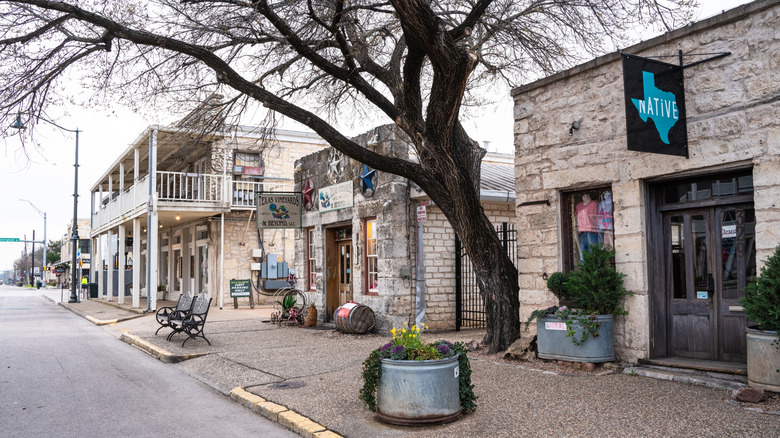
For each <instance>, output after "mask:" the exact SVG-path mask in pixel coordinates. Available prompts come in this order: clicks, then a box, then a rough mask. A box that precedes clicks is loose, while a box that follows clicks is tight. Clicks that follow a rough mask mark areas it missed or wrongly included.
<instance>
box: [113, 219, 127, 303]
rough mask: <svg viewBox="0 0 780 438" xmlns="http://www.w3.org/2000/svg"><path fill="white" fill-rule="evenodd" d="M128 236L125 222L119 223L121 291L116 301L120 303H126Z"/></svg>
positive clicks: (118, 265)
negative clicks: (126, 246) (126, 244)
mask: <svg viewBox="0 0 780 438" xmlns="http://www.w3.org/2000/svg"><path fill="white" fill-rule="evenodd" d="M126 238H127V230H126V228H125V224H124V222H123V223H121V224H119V245H117V247H118V248H117V269H118V273H119V285H118V288H119V291H118V292H117V293H118V295H117V300H116V302H117V303H119V304H124V303H125V239H126Z"/></svg>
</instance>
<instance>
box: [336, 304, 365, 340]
mask: <svg viewBox="0 0 780 438" xmlns="http://www.w3.org/2000/svg"><path fill="white" fill-rule="evenodd" d="M333 320H334V321H335V322H336V329H338V330H339V331H340V332H343V333H356V334H364V333H368V332H369V331H370V330H371V329H372V328H374V322H375V319H374V311H373V310H371V308H369V307H368V306H364V305H362V304H358V303H347V304H344V305H343V306H341V307H339V308H338V309H336V312H335V313H334V314H333Z"/></svg>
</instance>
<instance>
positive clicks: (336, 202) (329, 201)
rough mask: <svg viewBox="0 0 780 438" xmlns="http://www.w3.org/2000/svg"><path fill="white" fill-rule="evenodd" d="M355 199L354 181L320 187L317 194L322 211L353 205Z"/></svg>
mask: <svg viewBox="0 0 780 438" xmlns="http://www.w3.org/2000/svg"><path fill="white" fill-rule="evenodd" d="M354 200H355V195H354V194H353V189H352V181H351V180H350V181H347V182H343V183H341V184H336V185H332V186H328V187H323V188H321V189H320V192H319V194H318V195H317V205H318V206H319V209H320V213H324V212H326V211H332V210H339V209H342V208H349V207H352V205H353V202H354Z"/></svg>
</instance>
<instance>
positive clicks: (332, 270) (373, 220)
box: [295, 125, 514, 331]
mask: <svg viewBox="0 0 780 438" xmlns="http://www.w3.org/2000/svg"><path fill="white" fill-rule="evenodd" d="M355 140H356V141H357V142H358V143H359V144H362V145H367V146H366V147H368V148H370V149H373V150H375V151H377V152H379V153H381V154H386V155H392V156H394V157H399V158H403V159H409V160H414V159H415V158H414V156H413V155H412V156H410V144H409V142H408V141H407V140H406V139H405V136H404V135H403V134H401V133H400V131H398V130H397V129H396V128H395V127H393V126H392V125H388V126H382V127H379V128H377V129H376V130H373V131H371V132H368V133H366V134H363V135H361V136H358V137H357V138H356V139H355ZM296 167H300V170H299V171H298V172H297V173H296V175H295V184H296V190H297V191H300V192H302V193H303V195H304V208H305V209H304V214H303V228H302V229H301V230H300V232H299V233H298V234H296V240H295V241H296V246H295V248H296V249H295V254H296V261H295V270H296V272H297V273H300V274H299V285H298V286H299V287H300V288H302V289H303V290H305V291H306V293H307V295H308V298H309V300H308V301H309V302H313V303H315V305H316V306H317V308H318V310H319V312H318V316H319V318H320V320H321V321H323V322H330V321H333V320H334V319H335V317H334V312H335V311H336V309H337V308H338V307H339V306H341V305H343V304H345V303H346V302H347V301H355V302H357V303H360V304H363V305H366V306H368V307H370V308H371V309H372V310H373V311H374V314H375V317H376V328H377V329H378V330H381V331H387V330H389V329H390V328H392V327H394V326H395V327H399V326H403V324H404V323H408V324H415V323H420V322H424V323H425V324H426V325H428V326H429V327H430V328H432V329H453V328H455V326H456V294H455V289H456V279H455V274H456V268H455V265H456V257H455V240H456V239H455V233H454V232H453V230H452V227H451V226H450V225H449V223H448V222H447V220H446V218H445V217H444V215H443V214H442V213H441V211H440V210H439V209H438V208H437V207H436V206H435V205H432V203H431V202H430V200H429V198H428V197H427V196H426V195H425V193H424V192H422V191H421V190H420V189H419V188H418V187H417V186H416V185H415V184H414V183H411V182H409V181H408V180H406V179H405V178H402V177H399V176H396V175H391V174H387V173H384V172H380V171H377V170H375V169H371V168H369V167H367V166H365V165H364V164H362V163H358V162H356V161H354V160H351V159H349V158H347V157H345V156H343V155H342V154H340V153H339V152H338V151H336V150H335V149H327V150H323V151H319V152H316V153H314V154H312V155H309V156H306V157H303V158H302V159H301V160H300V161H299V166H298V165H296ZM482 175H483V178H482V187H483V190H482V195H483V196H482V197H483V205H484V207H485V212H486V213H487V214H488V217H489V218H490V219H491V220H493V221H494V222H497V223H500V222H506V223H511V222H514V217H513V216H514V190H513V183H514V175H513V166H512V159H511V156H508V155H499V154H494V153H490V154H487V156H486V157H485V159H484V160H483V166H482ZM479 307H480V309H479V310H480V311H483V306H482V305H481V302H480V305H479Z"/></svg>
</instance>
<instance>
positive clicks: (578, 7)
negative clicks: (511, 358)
mask: <svg viewBox="0 0 780 438" xmlns="http://www.w3.org/2000/svg"><path fill="white" fill-rule="evenodd" d="M691 3H692V1H690V0H389V1H385V0H346V1H345V0H275V1H269V0H254V1H251V0H149V1H141V0H136V1H130V0H128V1H122V2H113V1H100V0H79V1H70V2H67V3H66V2H57V1H48V0H19V1H13V0H9V1H0V60H2V65H0V79H2V82H1V83H2V85H1V87H2V89H1V90H0V109H2V112H3V114H0V122H2V123H3V124H4V126H8V124H9V123H8V122H10V121H11V120H10V118H11V117H15V116H16V114H17V113H21V114H37V115H41V114H45V110H46V108H47V107H48V106H50V105H56V104H60V103H62V102H63V101H65V100H66V99H69V98H72V97H73V96H71V95H69V94H68V92H67V90H66V89H65V87H64V86H63V84H64V81H65V79H73V78H78V79H80V80H81V82H82V84H84V86H85V87H87V88H90V89H93V90H95V94H94V95H92V96H91V97H90V101H89V102H88V103H91V102H99V101H101V100H106V99H111V100H113V101H117V100H118V101H121V102H124V103H130V104H135V105H137V106H142V105H155V106H159V105H161V104H162V103H167V104H169V105H171V106H172V107H175V108H181V107H182V105H183V104H189V106H190V107H192V106H193V105H194V104H193V103H194V102H199V101H202V100H203V99H205V98H206V97H208V96H211V95H212V94H214V93H218V94H220V95H222V96H224V99H223V101H222V103H220V105H221V108H220V111H221V113H222V114H223V115H224V117H223V118H221V120H224V119H225V118H227V117H231V116H232V117H235V116H236V115H237V114H240V112H241V111H242V110H245V109H246V108H247V106H248V105H249V104H251V103H252V102H259V103H260V104H262V105H263V106H264V107H266V108H267V109H269V110H271V111H273V112H275V113H278V114H281V115H283V116H285V117H288V118H291V119H293V120H296V121H298V122H300V123H302V124H304V125H306V126H308V127H310V128H311V129H312V130H314V131H315V132H317V133H318V134H319V135H320V136H322V137H323V138H324V139H325V140H326V141H328V142H329V143H330V144H331V145H332V146H333V147H334V148H336V149H338V150H339V151H341V152H343V153H344V154H346V155H347V156H349V157H351V158H353V159H355V160H357V161H360V162H362V163H365V164H368V165H369V166H371V167H373V168H376V169H379V170H381V171H385V172H390V173H393V174H397V175H401V176H403V177H405V178H408V179H409V180H411V181H414V182H415V183H417V184H418V185H419V186H420V187H421V188H422V189H423V190H425V192H426V193H427V194H428V195H429V196H430V197H431V199H432V200H433V201H434V202H435V203H436V205H437V206H438V207H440V208H441V210H442V212H444V214H445V215H446V216H447V218H448V220H449V222H450V223H451V224H452V226H453V228H454V230H455V231H456V232H457V234H458V236H459V237H460V239H461V241H462V242H463V246H464V248H465V250H466V252H467V253H468V254H469V256H470V258H471V260H472V261H473V263H474V268H475V270H476V272H477V277H478V282H479V287H480V291H481V293H482V296H483V297H484V300H485V304H486V310H487V324H488V330H487V336H486V337H485V339H484V340H483V341H484V342H485V343H486V344H489V345H490V351H491V352H497V351H500V350H502V349H505V348H506V347H508V346H509V344H511V343H512V342H513V341H514V340H515V339H516V338H517V337H518V336H519V333H520V321H519V312H518V309H519V293H520V291H519V286H518V272H517V270H516V269H515V267H514V266H513V264H512V262H511V261H510V260H509V258H508V257H507V256H506V255H505V253H504V250H503V249H502V247H501V243H500V242H499V240H498V239H497V237H496V234H495V232H494V231H493V227H492V225H491V224H490V222H489V220H488V219H487V217H486V216H485V214H484V212H483V211H482V206H481V204H480V199H479V182H480V162H481V160H482V157H483V156H484V154H485V151H484V150H482V149H481V148H480V147H479V145H478V144H477V143H476V142H475V141H474V140H472V139H471V138H470V137H469V136H468V135H467V133H466V132H465V130H464V129H463V127H462V126H461V120H460V118H461V110H462V106H463V105H464V104H468V103H469V102H471V99H472V98H475V97H478V96H477V94H478V93H477V92H474V91H473V90H479V89H480V88H479V87H481V86H485V85H490V84H491V83H493V82H494V81H496V80H505V81H507V82H508V83H509V84H510V85H514V84H516V83H518V82H519V81H522V80H524V79H527V78H529V77H534V76H535V75H538V74H539V73H549V72H552V71H555V70H557V69H560V68H562V67H565V66H569V65H571V64H572V63H573V62H576V61H578V60H582V59H584V58H586V57H590V56H592V55H593V54H597V53H603V52H604V51H605V50H612V49H614V48H616V47H617V45H619V44H621V43H623V42H625V41H626V39H627V38H629V37H631V35H630V33H631V32H632V29H635V28H636V26H637V25H639V26H645V27H647V26H652V24H653V23H660V24H663V25H664V26H666V27H667V28H669V27H672V26H676V25H678V24H680V23H682V22H684V21H685V20H687V19H688V18H689V13H690V6H691ZM150 102H153V103H150ZM344 115H346V116H347V117H350V118H359V117H361V116H366V117H377V116H379V117H380V118H384V119H385V120H390V121H392V122H393V123H395V124H396V125H397V126H399V127H400V129H402V130H403V131H404V132H405V133H406V134H407V135H408V137H409V138H410V139H411V142H412V147H413V148H414V149H415V151H416V154H417V157H418V160H419V161H418V162H411V161H406V160H402V159H398V158H395V157H391V156H383V155H380V154H377V153H375V152H372V151H371V150H369V149H367V148H365V147H362V146H361V145H359V144H357V143H355V142H353V141H351V140H350V139H349V138H347V137H346V136H345V135H343V134H342V133H341V132H339V130H338V129H337V128H336V127H335V126H336V124H335V123H334V122H333V121H334V120H336V119H337V118H338V117H340V116H341V117H343V116H344ZM28 122H29V121H28ZM32 122H34V120H33V121H32Z"/></svg>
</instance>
